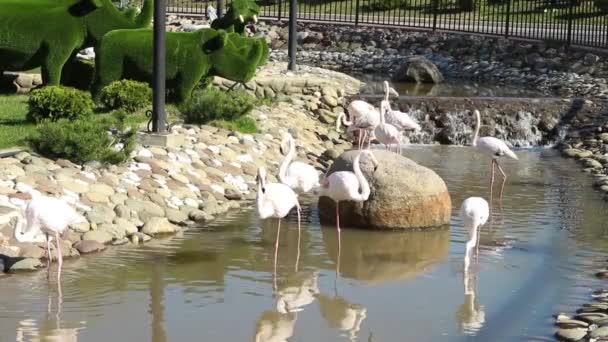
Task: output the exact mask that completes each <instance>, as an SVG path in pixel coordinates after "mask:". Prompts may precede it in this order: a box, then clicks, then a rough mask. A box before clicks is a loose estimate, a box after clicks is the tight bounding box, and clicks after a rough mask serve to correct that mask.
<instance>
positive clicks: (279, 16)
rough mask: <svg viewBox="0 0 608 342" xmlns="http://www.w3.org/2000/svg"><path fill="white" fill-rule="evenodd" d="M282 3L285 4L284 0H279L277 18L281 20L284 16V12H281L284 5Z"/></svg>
mask: <svg viewBox="0 0 608 342" xmlns="http://www.w3.org/2000/svg"><path fill="white" fill-rule="evenodd" d="M282 5H283V0H279V15H278V18H277V20H279V21H280V20H281V17H282V13H281V12H283V6H282Z"/></svg>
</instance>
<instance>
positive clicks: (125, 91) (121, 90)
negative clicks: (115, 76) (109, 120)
mask: <svg viewBox="0 0 608 342" xmlns="http://www.w3.org/2000/svg"><path fill="white" fill-rule="evenodd" d="M99 100H100V101H101V103H102V104H103V106H104V107H105V108H106V109H109V110H113V109H124V110H126V111H129V112H134V111H136V110H138V109H141V108H144V107H146V106H148V105H150V104H151V103H152V89H151V88H150V86H149V85H148V84H147V83H143V82H137V81H131V80H121V81H114V82H112V83H110V84H109V85H108V86H107V87H105V88H103V89H102V90H101V94H100V96H99Z"/></svg>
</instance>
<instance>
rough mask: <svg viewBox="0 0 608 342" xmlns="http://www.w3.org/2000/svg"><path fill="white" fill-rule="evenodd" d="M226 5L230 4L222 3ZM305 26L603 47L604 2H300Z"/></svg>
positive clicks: (268, 14) (174, 6) (275, 11)
mask: <svg viewBox="0 0 608 342" xmlns="http://www.w3.org/2000/svg"><path fill="white" fill-rule="evenodd" d="M227 1H228V3H229V1H230V0H227ZM167 2H168V9H167V12H168V13H172V14H182V15H202V16H206V9H207V6H208V5H209V4H211V5H212V6H214V7H217V6H218V5H219V6H222V8H223V7H224V6H225V3H224V0H211V1H209V0H203V1H195V0H167ZM259 4H260V6H261V13H260V14H261V15H260V17H261V18H265V19H271V20H287V19H288V16H289V0H262V1H260V2H259ZM298 19H299V20H302V21H308V22H320V23H340V24H353V25H385V26H391V27H404V28H419V29H428V30H433V31H436V30H437V31H457V32H467V33H476V34H488V35H496V36H503V37H517V38H528V39H535V40H547V41H559V42H563V43H565V44H567V45H580V46H589V47H595V48H608V0H339V1H330V0H300V1H299V4H298Z"/></svg>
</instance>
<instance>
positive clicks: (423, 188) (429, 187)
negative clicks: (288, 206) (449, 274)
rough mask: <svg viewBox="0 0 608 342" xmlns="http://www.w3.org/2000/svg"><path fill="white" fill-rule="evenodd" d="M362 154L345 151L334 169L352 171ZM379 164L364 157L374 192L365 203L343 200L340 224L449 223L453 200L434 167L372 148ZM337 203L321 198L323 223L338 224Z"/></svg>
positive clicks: (369, 226)
mask: <svg viewBox="0 0 608 342" xmlns="http://www.w3.org/2000/svg"><path fill="white" fill-rule="evenodd" d="M358 153H360V152H359V151H355V150H351V151H347V152H344V153H343V154H342V155H340V157H338V158H337V159H336V160H335V161H334V163H333V165H332V166H331V168H330V170H329V172H328V174H331V173H333V172H335V171H352V170H353V159H354V158H355V156H356V155H357V154H358ZM373 153H374V156H375V157H376V159H377V160H378V162H379V163H380V165H379V167H378V168H377V170H376V171H374V170H373V164H372V162H371V161H370V160H369V159H367V158H365V157H363V158H361V171H362V173H363V175H364V177H365V179H367V180H368V182H369V184H370V189H371V194H370V196H369V199H368V200H367V201H365V202H363V203H356V202H350V201H342V202H340V226H341V227H349V226H350V227H358V228H367V229H410V228H428V227H438V226H443V225H447V224H448V223H449V221H450V215H451V211H452V201H451V199H450V194H449V192H448V189H447V186H446V185H445V182H444V181H443V179H441V177H439V176H438V175H437V174H436V173H435V172H434V171H433V170H431V169H428V168H426V167H424V166H421V165H418V164H417V163H415V162H414V161H412V160H410V159H408V158H406V157H403V156H400V155H398V154H396V153H393V152H388V151H373ZM335 210H336V209H335V203H334V201H333V200H331V199H330V198H328V197H324V196H321V197H320V198H319V215H320V217H321V222H322V223H327V224H334V225H335V217H336V214H335Z"/></svg>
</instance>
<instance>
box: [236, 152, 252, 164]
mask: <svg viewBox="0 0 608 342" xmlns="http://www.w3.org/2000/svg"><path fill="white" fill-rule="evenodd" d="M236 160H238V161H240V162H241V163H248V162H252V161H253V157H251V155H249V154H241V155H239V156H237V157H236ZM239 167H240V166H239Z"/></svg>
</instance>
